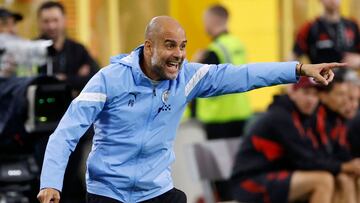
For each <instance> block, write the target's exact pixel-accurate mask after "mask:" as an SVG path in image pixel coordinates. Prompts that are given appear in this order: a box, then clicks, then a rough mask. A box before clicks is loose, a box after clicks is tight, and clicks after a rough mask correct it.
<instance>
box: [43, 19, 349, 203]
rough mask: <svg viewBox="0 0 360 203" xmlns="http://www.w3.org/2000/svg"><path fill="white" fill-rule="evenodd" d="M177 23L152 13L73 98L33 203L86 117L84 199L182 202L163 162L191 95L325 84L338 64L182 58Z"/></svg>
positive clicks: (54, 178)
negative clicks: (308, 80)
mask: <svg viewBox="0 0 360 203" xmlns="http://www.w3.org/2000/svg"><path fill="white" fill-rule="evenodd" d="M186 44H187V38H186V34H185V30H184V29H183V28H182V26H181V25H180V24H179V22H177V21H176V20H175V19H173V18H171V17H169V16H157V17H154V18H153V19H152V20H151V21H150V22H149V24H148V25H147V27H146V29H145V39H144V44H143V45H141V46H139V47H137V48H135V49H134V51H133V52H131V53H130V54H120V55H117V56H115V57H112V59H111V64H110V65H108V66H107V67H105V68H102V69H101V70H100V71H99V72H98V73H96V74H95V76H94V77H92V78H91V80H90V81H89V82H88V83H87V84H86V86H85V88H84V89H83V90H82V92H81V93H80V95H79V96H78V97H77V98H76V99H75V100H73V102H72V103H71V104H70V106H69V108H68V110H67V112H66V113H65V114H64V116H63V118H62V119H61V121H60V123H59V125H58V127H57V128H56V130H55V131H54V133H53V134H52V135H51V136H50V139H49V142H48V145H47V148H46V154H45V158H44V163H43V168H42V172H41V181H40V183H41V184H40V185H41V186H40V192H39V194H38V199H39V200H40V202H41V203H49V202H52V201H53V202H55V203H58V202H59V201H60V191H62V187H63V184H62V183H63V177H64V171H65V168H66V167H67V162H68V158H69V156H70V154H71V153H72V152H73V150H74V148H75V147H76V145H77V143H78V141H79V139H80V138H81V137H82V135H83V134H84V132H85V131H86V130H87V129H88V128H89V127H90V125H91V124H93V123H94V128H95V135H94V139H93V145H92V151H91V152H90V155H89V157H88V160H87V173H86V183H87V184H86V186H87V201H88V202H89V203H101V202H104V203H105V202H106V203H119V202H152V203H156V202H159V203H160V202H161V203H163V202H172V203H184V202H186V195H185V194H184V192H182V191H181V190H179V189H176V188H175V187H174V185H173V181H172V177H171V164H172V163H173V161H174V160H175V154H174V149H173V146H174V141H175V136H176V130H177V127H178V126H179V123H180V119H181V117H182V114H183V112H184V110H185V108H186V106H187V104H188V102H190V101H192V100H193V99H195V98H196V97H211V96H215V95H221V94H227V93H236V92H244V91H248V90H251V89H254V88H259V87H263V86H269V85H275V84H279V83H291V82H296V81H297V80H298V77H300V76H308V77H314V78H315V79H316V80H317V81H319V82H321V83H322V84H325V85H327V84H328V83H329V82H331V81H332V78H333V77H334V75H333V72H332V71H331V69H332V68H334V67H338V66H340V67H342V66H344V65H345V64H339V63H324V64H299V63H297V62H283V63H257V64H246V65H242V66H241V67H239V66H235V65H232V64H219V65H208V64H200V63H189V62H187V61H186V60H185V58H186Z"/></svg>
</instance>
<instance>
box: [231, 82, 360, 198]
mask: <svg viewBox="0 0 360 203" xmlns="http://www.w3.org/2000/svg"><path fill="white" fill-rule="evenodd" d="M317 94H318V92H317V89H316V87H315V83H314V82H313V81H311V80H310V79H309V78H304V77H303V78H301V79H300V81H299V82H298V83H297V84H295V85H292V86H291V87H290V88H289V89H288V93H287V94H285V95H280V96H275V98H274V101H273V103H272V104H271V105H270V106H269V109H268V110H267V112H265V114H263V115H260V116H259V118H258V119H257V120H256V121H255V123H253V124H252V126H251V127H250V129H249V132H248V133H246V135H244V141H243V142H242V144H241V145H240V147H239V152H238V154H237V157H236V162H235V165H234V170H233V175H232V180H233V185H234V186H233V193H234V198H235V199H236V200H238V201H240V202H252V203H266V202H276V203H286V202H296V201H303V200H307V201H309V202H310V203H318V202H322V203H331V202H332V197H333V195H334V194H335V178H334V176H333V175H332V174H339V173H342V172H345V170H344V169H343V168H345V167H350V166H351V167H353V168H354V169H357V171H356V173H357V174H358V175H359V174H360V160H358V161H354V162H348V163H343V164H342V163H338V162H337V161H335V159H334V158H332V157H327V158H322V157H319V155H318V147H319V144H318V141H317V140H316V137H315V136H314V134H313V130H312V128H311V118H312V117H311V116H312V114H313V113H314V112H315V110H316V107H317V105H318V102H319V98H318V96H317ZM317 157H319V158H317Z"/></svg>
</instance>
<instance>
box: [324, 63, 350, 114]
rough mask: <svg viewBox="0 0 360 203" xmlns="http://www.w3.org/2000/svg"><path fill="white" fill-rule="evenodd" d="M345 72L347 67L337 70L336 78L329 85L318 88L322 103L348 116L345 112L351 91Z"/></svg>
mask: <svg viewBox="0 0 360 203" xmlns="http://www.w3.org/2000/svg"><path fill="white" fill-rule="evenodd" d="M345 72H346V71H345V69H339V70H336V71H335V77H334V80H333V81H332V82H331V83H330V84H329V85H328V86H319V88H318V89H319V97H320V101H321V103H323V104H324V105H325V106H327V107H328V108H329V109H330V110H332V111H334V112H336V113H338V114H339V115H341V116H343V117H346V115H345V114H344V112H345V108H346V105H347V102H348V98H349V91H350V89H349V88H350V87H349V84H348V82H346V81H345V78H344V76H345Z"/></svg>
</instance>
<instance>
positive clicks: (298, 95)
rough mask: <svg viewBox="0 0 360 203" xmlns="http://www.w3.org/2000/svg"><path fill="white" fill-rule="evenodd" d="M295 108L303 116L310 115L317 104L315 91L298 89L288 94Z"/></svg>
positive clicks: (313, 89) (317, 99) (312, 89)
mask: <svg viewBox="0 0 360 203" xmlns="http://www.w3.org/2000/svg"><path fill="white" fill-rule="evenodd" d="M289 96H290V98H291V99H292V101H294V102H295V104H296V106H297V108H298V109H299V110H300V112H301V113H303V114H305V115H311V114H312V113H313V112H314V111H315V109H316V106H317V105H318V103H319V98H318V96H317V90H316V89H315V88H312V87H309V88H299V89H297V90H293V91H292V92H291V93H289Z"/></svg>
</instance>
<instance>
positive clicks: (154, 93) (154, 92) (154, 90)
mask: <svg viewBox="0 0 360 203" xmlns="http://www.w3.org/2000/svg"><path fill="white" fill-rule="evenodd" d="M153 95H154V97H156V89H155V87H153Z"/></svg>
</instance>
